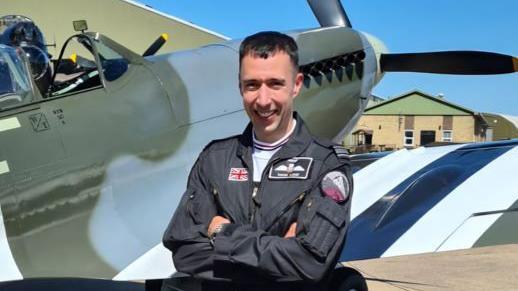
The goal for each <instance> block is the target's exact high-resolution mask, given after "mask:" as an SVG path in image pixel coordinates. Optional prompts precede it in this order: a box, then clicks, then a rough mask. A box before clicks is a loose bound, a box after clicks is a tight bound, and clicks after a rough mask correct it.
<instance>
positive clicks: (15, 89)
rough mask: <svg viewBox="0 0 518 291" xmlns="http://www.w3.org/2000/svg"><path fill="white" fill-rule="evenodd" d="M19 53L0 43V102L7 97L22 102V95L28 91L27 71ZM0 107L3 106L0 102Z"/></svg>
mask: <svg viewBox="0 0 518 291" xmlns="http://www.w3.org/2000/svg"><path fill="white" fill-rule="evenodd" d="M21 53H22V52H21V51H20V50H17V49H15V48H13V47H9V46H5V45H1V44H0V102H2V101H5V100H7V99H9V100H12V101H13V102H15V101H18V102H22V101H23V100H22V99H23V97H24V96H26V95H27V93H28V92H30V83H29V79H28V76H29V73H28V71H27V68H26V67H25V65H24V62H23V61H22V58H21V56H20V54H21ZM8 97H10V98H8ZM10 103H12V102H10ZM1 107H4V106H2V103H0V108H1Z"/></svg>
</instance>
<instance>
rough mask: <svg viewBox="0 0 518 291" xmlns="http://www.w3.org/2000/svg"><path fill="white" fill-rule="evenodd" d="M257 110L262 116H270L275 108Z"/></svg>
mask: <svg viewBox="0 0 518 291" xmlns="http://www.w3.org/2000/svg"><path fill="white" fill-rule="evenodd" d="M255 112H256V113H257V115H259V116H260V117H262V118H268V117H270V116H272V115H273V114H274V113H275V110H256V111H255Z"/></svg>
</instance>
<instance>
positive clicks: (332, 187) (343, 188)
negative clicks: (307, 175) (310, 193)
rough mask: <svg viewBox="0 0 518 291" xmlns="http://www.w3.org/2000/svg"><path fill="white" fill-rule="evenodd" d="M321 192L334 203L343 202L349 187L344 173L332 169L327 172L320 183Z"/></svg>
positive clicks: (347, 194) (349, 189)
mask: <svg viewBox="0 0 518 291" xmlns="http://www.w3.org/2000/svg"><path fill="white" fill-rule="evenodd" d="M320 189H321V190H322V193H323V194H324V195H325V196H327V197H329V198H331V199H332V200H333V201H335V202H336V203H341V202H344V201H345V200H347V199H348V198H349V192H350V191H351V187H350V185H349V180H348V179H347V176H345V174H344V173H342V172H340V171H332V172H329V173H327V174H326V175H325V176H324V178H323V179H322V182H321V183H320Z"/></svg>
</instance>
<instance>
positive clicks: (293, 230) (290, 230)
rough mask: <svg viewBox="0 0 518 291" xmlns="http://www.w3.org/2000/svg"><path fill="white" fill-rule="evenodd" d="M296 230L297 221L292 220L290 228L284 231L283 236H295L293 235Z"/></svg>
mask: <svg viewBox="0 0 518 291" xmlns="http://www.w3.org/2000/svg"><path fill="white" fill-rule="evenodd" d="M296 230H297V223H296V222H294V223H292V224H291V225H290V228H289V229H288V231H287V232H286V234H285V235H284V238H290V237H295V235H296V234H297V233H296Z"/></svg>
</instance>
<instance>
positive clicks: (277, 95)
mask: <svg viewBox="0 0 518 291" xmlns="http://www.w3.org/2000/svg"><path fill="white" fill-rule="evenodd" d="M303 80H304V77H303V75H302V74H300V73H296V72H295V68H294V67H293V65H292V63H291V61H290V57H289V55H288V54H286V53H285V52H282V51H278V52H276V53H275V54H273V55H271V56H269V57H268V58H266V59H264V58H261V57H256V56H254V55H251V54H248V55H246V56H245V57H244V58H243V59H242V60H241V69H240V74H239V86H240V90H241V95H242V96H243V105H244V107H245V110H246V113H247V114H248V116H249V117H250V120H251V121H252V124H253V125H254V131H255V134H256V136H257V138H258V139H259V140H261V141H264V142H275V141H277V140H279V139H280V138H282V137H283V136H284V135H285V134H287V133H288V131H289V130H290V129H291V124H292V119H293V117H292V115H293V99H295V97H296V96H297V95H298V93H299V91H300V88H301V86H302V81H303Z"/></svg>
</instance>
